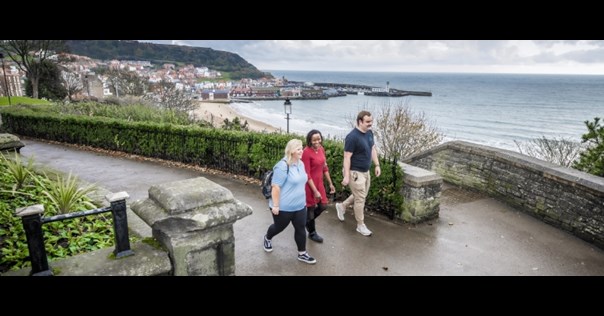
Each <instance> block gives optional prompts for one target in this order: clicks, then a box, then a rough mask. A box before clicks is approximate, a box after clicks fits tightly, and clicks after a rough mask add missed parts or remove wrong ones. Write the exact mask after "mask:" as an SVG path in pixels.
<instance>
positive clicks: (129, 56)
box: [66, 40, 266, 80]
mask: <svg viewBox="0 0 604 316" xmlns="http://www.w3.org/2000/svg"><path fill="white" fill-rule="evenodd" d="M66 45H67V47H68V49H69V50H70V52H71V53H73V54H77V55H83V56H88V57H91V58H96V59H102V60H108V59H120V60H149V61H151V62H152V63H155V64H163V63H173V64H193V65H194V66H196V67H208V68H209V69H213V70H217V71H220V72H227V73H229V77H230V78H231V79H233V80H237V79H241V78H252V79H258V78H262V77H265V76H266V74H265V73H263V72H261V71H260V70H258V69H257V68H256V67H254V66H253V65H252V64H250V63H248V62H247V61H246V60H245V59H243V58H241V57H240V56H239V55H237V54H234V53H230V52H225V51H217V50H213V49H211V48H206V47H190V46H177V45H161V44H152V43H139V42H137V41H115V40H73V41H66Z"/></svg>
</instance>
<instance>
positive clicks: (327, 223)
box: [21, 139, 604, 276]
mask: <svg viewBox="0 0 604 316" xmlns="http://www.w3.org/2000/svg"><path fill="white" fill-rule="evenodd" d="M23 142H24V143H25V145H26V146H25V147H23V148H22V149H21V154H22V155H24V156H27V157H29V156H34V159H35V162H37V163H40V164H44V165H47V166H49V167H51V168H54V169H57V170H61V171H64V172H66V173H68V172H69V171H72V172H73V173H74V174H77V175H78V176H79V177H80V178H81V179H82V180H85V181H88V182H92V183H97V184H98V185H100V186H103V187H105V188H107V189H108V190H110V191H112V192H118V191H126V192H128V193H129V194H130V199H129V203H130V202H131V201H134V200H137V199H144V198H146V197H147V190H148V189H149V187H150V186H152V185H154V184H160V183H165V182H171V181H177V180H183V179H188V178H193V177H200V176H203V177H206V178H208V179H209V180H212V181H214V182H216V183H218V184H220V185H222V186H224V187H226V188H228V189H230V190H231V191H232V192H233V194H234V196H235V198H237V199H239V200H240V201H242V202H244V203H247V204H249V205H250V206H251V207H252V208H253V209H254V213H253V214H252V215H250V216H248V217H245V218H243V219H242V220H240V221H238V222H236V223H235V225H234V230H235V240H236V242H235V258H236V274H237V275H280V276H290V275H306V276H309V275H318V276H320V275H349V276H356V275H368V276H396V275H473V276H481V275H511V276H518V275H520V276H524V275H604V251H603V250H601V249H599V248H597V247H595V246H593V245H591V244H589V243H587V242H585V241H582V240H581V239H578V238H576V237H574V236H572V235H570V234H568V233H566V232H563V231H561V230H558V229H556V228H553V227H551V226H549V225H547V224H544V223H542V222H540V221H539V220H537V219H535V218H533V217H531V216H528V215H526V214H524V213H521V212H519V211H517V210H514V209H512V208H510V207H508V206H507V205H505V204H503V203H501V202H498V201H496V200H494V199H492V198H489V197H487V196H484V195H482V194H477V193H473V192H469V191H465V190H460V189H458V188H455V187H452V186H450V185H446V186H445V188H444V192H443V195H442V200H441V211H440V217H439V218H438V219H435V220H432V221H430V222H426V223H422V224H418V225H410V224H406V225H398V224H394V223H391V222H389V221H387V220H384V219H381V218H380V217H377V216H366V224H367V227H369V229H371V230H372V231H373V232H374V234H373V236H371V237H364V236H362V235H360V234H359V233H357V232H356V230H355V221H354V216H353V215H352V214H351V213H347V214H346V221H345V222H340V221H339V220H338V219H337V217H336V214H335V209H334V207H333V205H332V206H330V207H329V208H328V210H327V211H326V212H325V213H324V214H323V215H321V217H319V219H318V220H317V230H318V231H319V233H320V234H321V235H322V236H323V237H324V238H325V242H324V243H323V244H317V243H315V242H313V241H310V240H308V243H307V248H308V251H309V253H310V254H311V255H313V256H314V257H315V258H317V261H318V262H317V264H316V265H307V264H304V263H302V262H299V261H298V260H297V259H296V254H297V252H296V247H295V243H294V240H293V228H292V227H291V226H289V227H288V228H287V229H286V230H285V231H283V232H282V233H281V234H280V235H278V236H277V237H275V238H274V239H273V247H274V251H273V252H272V253H265V252H264V251H263V249H262V236H263V235H264V233H265V232H266V228H267V227H268V225H269V224H270V223H271V222H272V218H271V216H270V214H269V211H268V209H267V205H266V200H265V199H264V198H263V196H262V194H261V193H260V188H259V186H258V185H255V184H248V183H246V182H245V181H243V180H239V179H236V178H234V177H232V176H224V175H215V174H209V173H201V172H199V171H195V170H191V169H186V168H177V167H173V166H170V165H169V164H161V163H155V162H147V161H139V160H130V159H126V158H119V157H112V156H107V155H104V154H99V153H96V152H90V151H83V150H79V149H76V148H74V147H71V146H63V145H54V144H48V143H45V142H41V141H37V140H30V139H25V140H23ZM51 265H52V262H51Z"/></svg>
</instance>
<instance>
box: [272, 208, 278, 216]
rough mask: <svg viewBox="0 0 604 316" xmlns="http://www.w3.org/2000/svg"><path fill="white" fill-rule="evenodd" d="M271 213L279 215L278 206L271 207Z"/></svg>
mask: <svg viewBox="0 0 604 316" xmlns="http://www.w3.org/2000/svg"><path fill="white" fill-rule="evenodd" d="M271 212H272V213H273V214H274V215H279V207H278V206H273V207H271Z"/></svg>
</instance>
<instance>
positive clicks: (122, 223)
mask: <svg viewBox="0 0 604 316" xmlns="http://www.w3.org/2000/svg"><path fill="white" fill-rule="evenodd" d="M129 197H130V196H129V195H128V193H126V192H118V193H115V194H108V195H107V196H105V198H106V199H107V200H108V201H109V203H111V215H113V231H114V233H115V250H113V254H115V257H116V258H122V257H126V256H130V255H133V254H134V252H133V251H132V250H131V249H130V240H129V238H128V215H127V214H126V199H127V198H129Z"/></svg>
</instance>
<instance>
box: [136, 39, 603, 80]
mask: <svg viewBox="0 0 604 316" xmlns="http://www.w3.org/2000/svg"><path fill="white" fill-rule="evenodd" d="M148 42H154V43H161V44H174V45H188V46H200V47H210V48H213V49H216V50H224V51H229V52H233V53H237V54H239V56H241V57H243V58H244V59H246V60H247V61H248V62H250V63H252V64H253V65H254V66H256V67H257V68H259V69H260V70H264V71H268V70H330V71H391V72H476V73H539V74H599V75H604V41H586V40H576V41H575V40H572V41H571V40H564V41H562V40H560V41H551V40H548V41H529V40H471V41H470V40H467V41H466V40H442V41H439V40H418V41H402V40H157V41H148Z"/></svg>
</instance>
